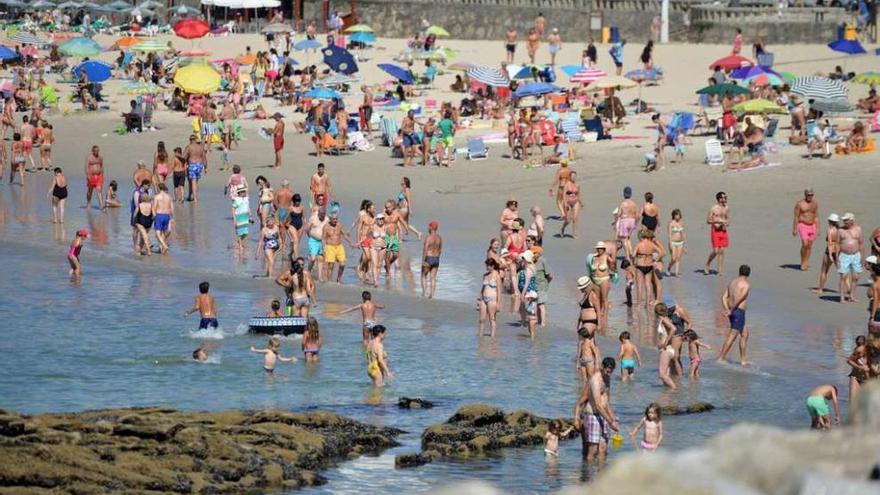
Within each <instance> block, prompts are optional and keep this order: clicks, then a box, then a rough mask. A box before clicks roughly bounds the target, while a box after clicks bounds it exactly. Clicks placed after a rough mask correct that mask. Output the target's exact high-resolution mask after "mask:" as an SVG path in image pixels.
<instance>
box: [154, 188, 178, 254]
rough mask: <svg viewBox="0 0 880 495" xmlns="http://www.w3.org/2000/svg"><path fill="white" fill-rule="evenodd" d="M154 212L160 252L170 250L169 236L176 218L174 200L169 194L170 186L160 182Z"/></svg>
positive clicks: (163, 252)
mask: <svg viewBox="0 0 880 495" xmlns="http://www.w3.org/2000/svg"><path fill="white" fill-rule="evenodd" d="M153 213H154V214H155V215H156V219H155V222H154V225H153V226H154V227H155V230H156V240H157V241H159V253H160V254H165V253H167V252H168V238H169V237H170V236H171V234H170V232H171V222H172V221H173V220H174V200H173V199H171V195H170V194H168V186H167V185H165V183H164V182H160V183H159V191H158V192H157V193H156V195H155V196H154V197H153Z"/></svg>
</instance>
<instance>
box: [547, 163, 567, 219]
mask: <svg viewBox="0 0 880 495" xmlns="http://www.w3.org/2000/svg"><path fill="white" fill-rule="evenodd" d="M572 172H573V170H572V169H570V168H568V163H567V162H562V163H561V164H560V166H559V170H557V171H556V174H555V175H554V176H553V183H552V184H550V190H549V191H548V192H549V194H550V196H553V194H554V192H555V193H556V208H557V209H558V210H559V218H563V217H565V186H566V184H568V181H569V180H571V174H572Z"/></svg>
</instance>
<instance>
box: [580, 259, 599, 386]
mask: <svg viewBox="0 0 880 495" xmlns="http://www.w3.org/2000/svg"><path fill="white" fill-rule="evenodd" d="M577 284H578V290H580V291H581V298H580V301H579V302H578V307H579V308H580V312H579V314H578V322H577V334H578V352H577V363H576V368H577V370H578V372H579V373H580V375H581V378H582V379H583V380H584V381H585V382H586V381H587V379H588V377H590V376H592V375H593V373H594V372H595V371H596V369H597V365H598V363H599V362H600V361H601V357H600V353H599V348H598V347H597V346H596V341H595V339H594V335H595V334H596V330H598V329H599V310H598V308H599V288H598V287H597V286H596V284H594V283H593V281H592V280H591V279H590V277H587V276H584V277H581V278H579V279H578V281H577Z"/></svg>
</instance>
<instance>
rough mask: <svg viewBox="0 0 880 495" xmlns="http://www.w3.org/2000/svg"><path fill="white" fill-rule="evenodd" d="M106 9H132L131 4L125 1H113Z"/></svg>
mask: <svg viewBox="0 0 880 495" xmlns="http://www.w3.org/2000/svg"><path fill="white" fill-rule="evenodd" d="M105 7H108V8H111V9H114V10H121V9H130V8H131V4H130V3H128V2H126V1H124V0H113V1H112V2H110V3H108V4H106V5H105Z"/></svg>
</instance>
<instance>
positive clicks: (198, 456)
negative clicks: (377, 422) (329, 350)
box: [0, 408, 400, 495]
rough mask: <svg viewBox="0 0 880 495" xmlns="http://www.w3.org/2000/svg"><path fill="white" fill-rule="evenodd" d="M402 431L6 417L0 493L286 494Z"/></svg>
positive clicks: (297, 420) (137, 414)
mask: <svg viewBox="0 0 880 495" xmlns="http://www.w3.org/2000/svg"><path fill="white" fill-rule="evenodd" d="M399 433H400V431H399V430H395V429H393V428H379V427H374V426H370V425H366V424H363V423H359V422H357V421H353V420H351V419H348V418H344V417H341V416H337V415H335V414H331V413H328V412H314V413H304V414H296V413H287V412H281V411H259V412H248V411H223V412H216V413H201V412H178V411H174V410H172V409H167V408H131V409H115V410H101V411H87V412H83V413H76V414H46V415H40V416H32V417H31V416H22V415H18V414H15V413H13V412H8V411H4V412H3V413H2V414H0V493H4V494H5V493H16V494H17V493H43V492H47V491H52V492H53V493H56V492H57V493H71V494H93V493H109V492H113V493H148V492H149V493H153V492H161V493H200V494H205V495H211V494H228V493H248V494H254V495H256V494H263V493H278V492H288V491H290V490H294V489H297V488H301V487H306V486H313V485H318V484H323V483H325V482H326V480H325V479H324V478H322V477H321V476H320V475H319V474H318V471H320V470H322V469H326V468H327V467H329V466H332V465H333V464H335V463H336V462H339V461H341V460H345V459H348V458H349V457H350V456H351V455H353V454H359V453H362V452H380V451H382V450H383V449H385V448H388V447H392V446H396V445H397V443H396V442H395V437H396V436H397V435H398V434H399Z"/></svg>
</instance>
